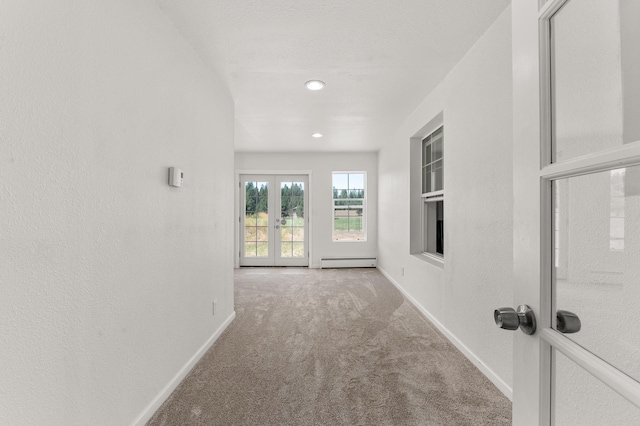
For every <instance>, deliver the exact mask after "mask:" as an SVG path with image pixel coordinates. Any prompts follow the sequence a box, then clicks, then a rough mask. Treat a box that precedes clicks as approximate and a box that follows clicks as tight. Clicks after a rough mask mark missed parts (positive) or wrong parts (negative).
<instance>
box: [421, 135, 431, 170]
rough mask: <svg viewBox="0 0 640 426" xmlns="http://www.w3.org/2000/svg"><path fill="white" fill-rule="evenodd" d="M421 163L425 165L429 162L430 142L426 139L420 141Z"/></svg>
mask: <svg viewBox="0 0 640 426" xmlns="http://www.w3.org/2000/svg"><path fill="white" fill-rule="evenodd" d="M422 153H423V154H422V165H423V166H425V165H427V164H429V163H431V144H429V141H428V140H425V142H423V143H422Z"/></svg>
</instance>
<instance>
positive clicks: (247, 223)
mask: <svg viewBox="0 0 640 426" xmlns="http://www.w3.org/2000/svg"><path fill="white" fill-rule="evenodd" d="M244 214H245V218H244V256H245V257H268V256H269V183H268V182H258V181H249V182H245V213H244Z"/></svg>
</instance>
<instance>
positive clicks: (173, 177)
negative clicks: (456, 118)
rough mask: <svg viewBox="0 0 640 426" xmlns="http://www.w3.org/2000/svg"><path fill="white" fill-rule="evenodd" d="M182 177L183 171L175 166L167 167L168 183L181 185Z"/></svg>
mask: <svg viewBox="0 0 640 426" xmlns="http://www.w3.org/2000/svg"><path fill="white" fill-rule="evenodd" d="M183 178H184V172H183V171H182V170H181V169H179V168H177V167H169V185H171V186H177V187H178V188H179V187H181V186H182V179H183Z"/></svg>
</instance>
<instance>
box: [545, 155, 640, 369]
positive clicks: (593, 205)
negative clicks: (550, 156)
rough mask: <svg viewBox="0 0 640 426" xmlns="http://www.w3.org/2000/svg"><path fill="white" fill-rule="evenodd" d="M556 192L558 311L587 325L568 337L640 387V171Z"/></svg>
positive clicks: (563, 185)
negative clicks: (568, 314) (575, 316)
mask: <svg viewBox="0 0 640 426" xmlns="http://www.w3.org/2000/svg"><path fill="white" fill-rule="evenodd" d="M553 188H554V191H553V192H554V210H555V214H554V216H555V223H554V235H555V238H554V260H553V261H554V274H553V275H554V280H553V284H554V288H553V291H554V296H555V306H556V308H557V309H559V310H566V311H570V312H572V313H574V314H576V315H577V316H578V317H579V318H580V322H581V329H580V331H578V332H577V333H571V334H564V336H565V337H567V338H568V339H571V340H572V341H574V342H575V343H577V344H579V345H580V346H582V347H583V348H585V349H587V350H588V351H590V352H591V353H593V354H594V355H596V356H598V357H600V358H602V359H603V360H604V361H606V362H607V363H609V364H611V365H613V366H614V367H616V368H618V369H619V370H621V371H622V372H624V373H626V374H627V375H629V376H631V377H633V378H634V379H635V380H637V381H640V355H639V354H640V327H638V326H637V325H638V324H640V166H635V167H627V168H624V169H617V170H608V171H603V172H599V173H593V174H589V175H583V176H577V177H571V178H567V179H560V180H557V181H555V182H554V187H553ZM555 328H556V329H561V328H562V327H561V326H559V325H558V324H556V325H555Z"/></svg>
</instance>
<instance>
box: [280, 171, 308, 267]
mask: <svg viewBox="0 0 640 426" xmlns="http://www.w3.org/2000/svg"><path fill="white" fill-rule="evenodd" d="M304 191H305V183H304V182H297V181H286V182H280V256H281V257H283V258H304V257H306V256H305V219H304V215H305V209H304Z"/></svg>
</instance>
